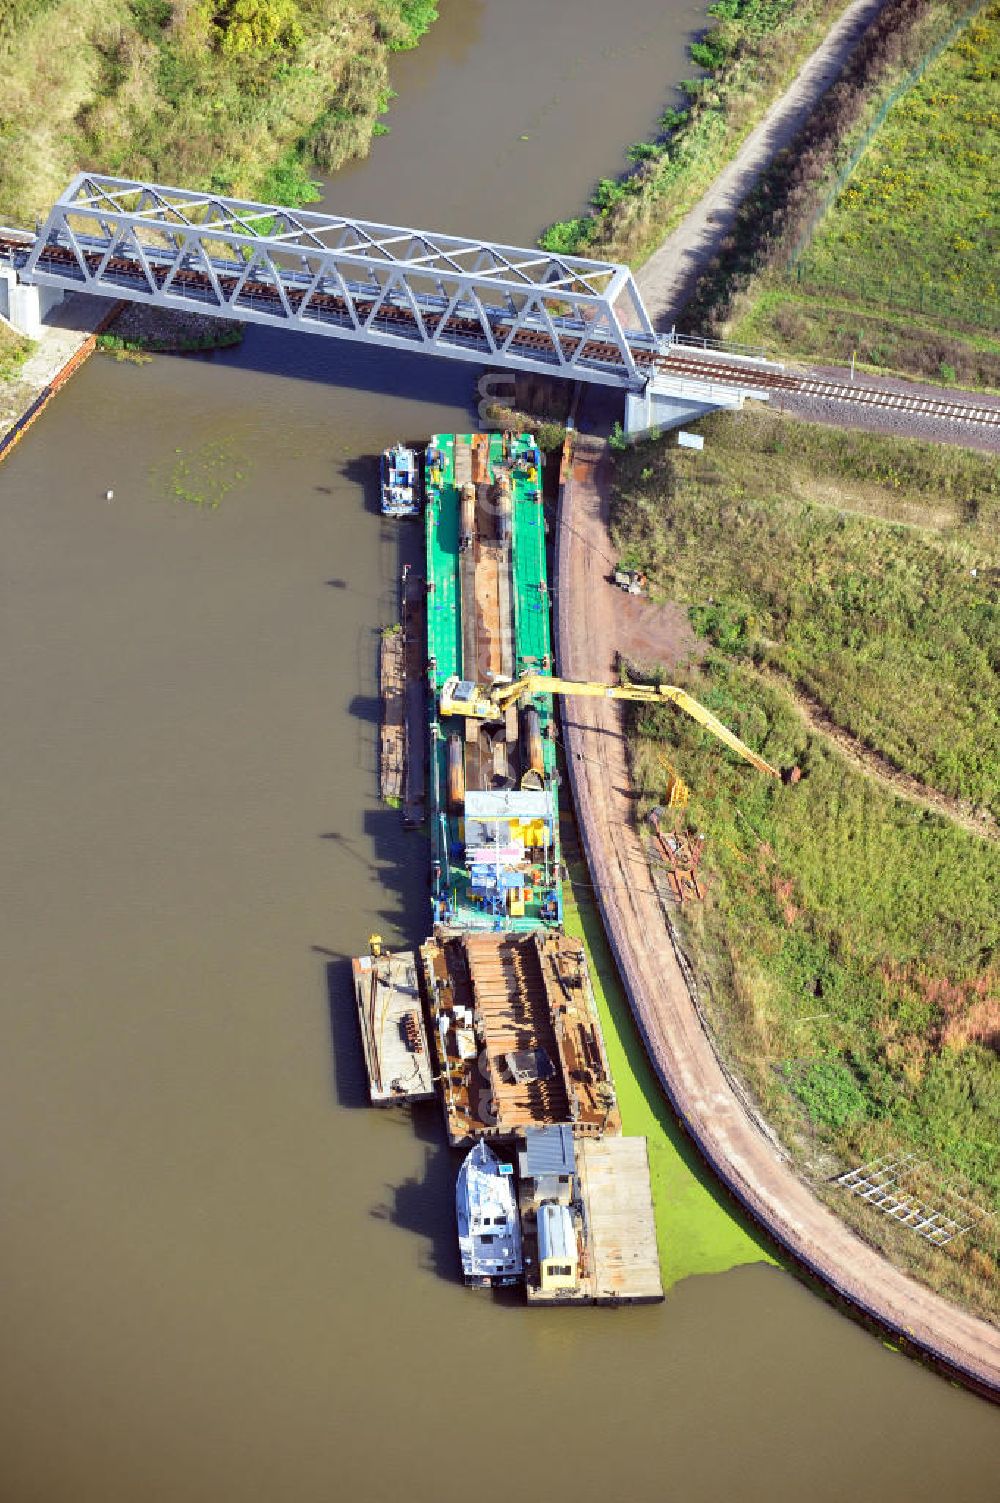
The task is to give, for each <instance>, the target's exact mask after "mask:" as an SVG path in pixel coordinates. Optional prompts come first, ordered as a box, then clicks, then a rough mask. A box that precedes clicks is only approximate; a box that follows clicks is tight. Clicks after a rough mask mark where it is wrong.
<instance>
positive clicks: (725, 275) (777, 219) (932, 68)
mask: <svg viewBox="0 0 1000 1503" xmlns="http://www.w3.org/2000/svg"><path fill="white" fill-rule="evenodd" d="M938 9H939V7H936V6H935V7H929V8H928V15H927V17H925V18H924V21H923V22H922V23H921V25H920V26H918V27H914V28H912V29H911V31H910V32H909V33H908V34H907V35H905V36H904V37H903V39H902V43H903V44H902V45H900V40H901V39H900V37H899V35H898V34H894V35H891V36H890V39H889V40H890V41H891V43H892V46H893V50H894V51H898V52H899V54H900V55H899V57H898V59H897V61H896V63H895V64H894V65H893V66H891V67H887V68H886V69H885V70H884V71H883V75H882V80H881V86H880V88H879V89H877V90H875V91H874V92H873V91H872V90H871V89H866V88H861V89H859V90H855V92H854V94H853V96H852V97H849V98H846V99H845V101H844V102H843V104H842V106H841V108H840V109H839V110H837V109H834V108H833V107H832V106H830V107H827V108H826V109H825V110H823V111H821V112H818V115H817V119H816V121H815V122H814V123H813V126H812V128H811V131H810V139H809V141H808V150H807V151H806V152H805V153H803V154H802V155H801V156H800V157H799V158H798V159H796V157H795V154H794V153H790V154H789V155H788V156H787V157H784V158H782V159H781V160H779V162H778V163H776V165H775V168H774V170H773V171H772V173H771V174H770V176H769V179H768V182H767V183H766V184H765V187H764V189H763V190H762V191H761V192H759V193H757V194H755V195H754V198H753V200H752V202H750V203H748V204H747V205H746V207H745V210H744V213H743V215H742V217H741V222H740V227H739V229H738V231H737V234H736V238H735V244H734V246H733V247H732V248H731V251H730V254H729V255H728V256H727V257H726V258H724V260H723V263H722V266H721V268H720V275H719V276H717V277H716V278H715V279H714V282H713V283H711V284H709V285H708V286H707V287H705V288H703V289H702V295H701V299H700V306H699V305H698V302H696V305H695V306H694V307H693V308H692V310H691V316H692V317H698V316H702V317H704V316H705V315H707V314H710V313H711V312H713V311H714V312H715V313H716V315H718V313H719V311H720V308H721V309H722V310H723V311H724V310H725V309H726V307H727V304H732V302H733V298H734V293H735V292H737V291H738V290H739V289H740V288H741V286H742V287H745V284H747V282H748V278H749V289H748V290H744V291H743V293H742V295H741V296H739V297H737V298H736V300H735V316H734V317H731V318H730V320H729V323H728V326H727V327H726V332H728V333H729V334H730V335H731V336H732V337H734V338H737V339H741V340H746V341H748V342H751V343H759V344H764V345H766V346H767V347H769V348H771V349H775V350H780V351H786V352H789V353H792V354H795V355H799V356H803V357H812V358H826V359H836V360H849V359H850V358H851V355H852V353H853V352H854V351H856V352H857V355H858V359H859V361H860V362H861V363H862V364H863V365H867V366H869V367H871V368H875V369H889V370H898V371H902V372H906V373H910V374H915V375H919V376H925V377H930V378H931V379H933V380H935V381H945V382H956V381H957V382H959V383H960V384H965V385H976V386H988V387H993V388H1000V337H998V317H997V310H998V306H1000V271H998V255H1000V191H998V188H997V175H996V162H997V158H998V154H1000V108H998V103H1000V100H998V92H997V80H998V78H1000V5H998V4H996V3H993V4H990V5H988V6H986V8H985V9H984V10H982V11H981V12H980V14H979V15H978V17H976V18H975V19H974V20H972V21H971V22H970V23H969V24H968V26H967V27H965V28H964V29H963V30H962V31H960V32H959V34H958V35H957V37H956V38H955V39H954V40H953V41H952V42H951V44H950V45H949V46H948V47H947V48H946V49H945V51H944V52H942V53H941V55H940V56H939V57H938V58H937V59H936V60H934V61H932V62H931V63H930V65H929V66H928V67H927V70H926V72H925V73H924V74H923V76H922V77H921V78H920V80H919V81H918V82H916V83H915V84H914V85H913V86H912V87H911V88H909V89H908V90H907V91H906V92H904V93H903V94H902V95H901V96H900V97H899V98H898V99H897V100H896V102H895V103H894V104H892V106H891V108H890V109H889V112H888V114H887V116H886V118H885V120H884V122H883V124H882V125H881V127H880V128H879V129H878V130H877V131H876V132H875V134H874V136H873V138H872V140H871V144H870V145H869V146H868V147H867V150H865V151H864V154H863V155H862V156H861V158H860V161H859V162H858V165H857V166H856V167H855V169H854V171H853V173H851V174H850V176H848V177H846V181H845V183H844V185H843V187H842V189H841V191H840V192H839V195H838V196H836V197H835V198H834V200H833V203H832V206H831V207H830V208H829V209H828V211H827V212H826V214H825V215H823V217H822V218H820V219H819V221H818V224H814V223H811V222H810V221H811V220H813V221H814V220H815V217H816V211H815V208H814V205H815V203H816V202H817V200H819V199H820V197H821V195H822V194H824V193H825V194H829V192H830V186H829V185H830V182H831V179H832V178H834V179H835V175H836V173H837V171H840V172H841V175H842V176H843V168H842V167H841V164H844V163H845V162H846V165H849V162H850V159H851V156H852V155H854V154H856V151H857V149H858V148H857V147H855V146H854V142H855V141H857V142H858V144H859V145H860V144H862V142H863V140H864V130H865V127H866V126H867V124H868V121H869V120H870V119H871V118H872V116H874V115H875V113H876V106H877V105H878V104H879V103H880V101H881V100H882V99H884V98H885V97H886V96H887V95H888V93H889V92H890V90H891V88H892V87H893V86H894V85H895V84H896V83H898V80H899V77H900V75H901V73H902V72H903V71H904V65H905V64H911V65H912V63H913V62H914V61H916V59H915V58H914V53H915V51H916V50H917V48H918V47H922V46H923V44H924V40H925V39H926V37H927V36H929V35H930V31H929V29H928V28H929V22H930V21H931V20H933V17H934V12H935V11H936V10H938ZM838 117H839V118H838ZM803 162H804V163H805V165H803Z"/></svg>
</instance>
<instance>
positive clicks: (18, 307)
mask: <svg viewBox="0 0 1000 1503" xmlns="http://www.w3.org/2000/svg"><path fill="white" fill-rule="evenodd" d="M65 295H66V294H65V293H64V292H63V290H62V288H61V287H35V286H33V285H30V284H29V283H27V282H19V281H18V279H17V272H16V271H15V270H14V268H13V267H12V266H0V314H2V315H3V317H4V318H5V319H6V320H7V322H8V323H9V324H12V325H13V326H14V328H15V329H16V330H17V332H18V333H19V334H25V335H27V337H28V338H29V339H38V338H39V336H40V335H41V332H42V328H43V323H42V320H43V319H44V318H45V315H46V314H47V313H49V312H50V311H51V310H52V309H53V308H55V307H56V306H57V305H58V304H59V303H61V302H62V300H63V298H64V297H65Z"/></svg>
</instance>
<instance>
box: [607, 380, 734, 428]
mask: <svg viewBox="0 0 1000 1503" xmlns="http://www.w3.org/2000/svg"><path fill="white" fill-rule="evenodd" d="M744 395H745V393H743V392H741V391H737V390H735V389H731V388H728V387H715V386H711V387H709V386H705V385H703V384H702V383H700V382H691V381H678V382H675V383H672V384H671V386H669V387H667V386H666V384H665V383H664V384H660V382H658V381H652V382H650V384H649V385H648V386H647V387H646V389H645V391H638V392H636V391H630V392H628V393H627V395H626V397H625V432H626V433H627V434H628V436H629V438H641V437H642V435H643V434H644V433H668V432H669V431H670V430H671V429H672V428H681V427H683V426H684V424H685V423H693V422H695V421H696V420H697V419H698V418H700V417H706V416H707V415H708V414H709V413H710V412H718V411H720V410H729V411H739V409H740V408H741V407H742V406H743V399H744ZM754 395H758V393H754Z"/></svg>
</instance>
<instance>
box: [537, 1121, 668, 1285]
mask: <svg viewBox="0 0 1000 1503" xmlns="http://www.w3.org/2000/svg"><path fill="white" fill-rule="evenodd" d="M517 1165H518V1211H519V1214H520V1218H521V1232H522V1238H523V1247H524V1270H525V1286H526V1291H527V1299H528V1304H529V1305H566V1304H569V1305H618V1304H645V1303H648V1302H650V1301H653V1300H660V1299H662V1298H663V1285H662V1282H661V1279H660V1264H659V1258H658V1256H657V1249H656V1223H655V1220H654V1216H653V1198H652V1191H651V1188H650V1180H649V1157H648V1152H647V1147H646V1139H645V1138H622V1137H615V1136H609V1137H604V1138H593V1137H587V1138H577V1137H575V1136H574V1134H573V1133H572V1131H571V1130H570V1129H569V1128H568V1127H546V1128H537V1129H530V1130H529V1131H528V1132H526V1133H525V1134H524V1135H523V1137H522V1138H521V1139H520V1141H519V1146H518V1154H517Z"/></svg>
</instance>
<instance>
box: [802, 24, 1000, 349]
mask: <svg viewBox="0 0 1000 1503" xmlns="http://www.w3.org/2000/svg"><path fill="white" fill-rule="evenodd" d="M991 3H992V0H977V4H975V5H974V6H973V7H972V8H971V10H969V11H967V12H966V14H965V15H964V16H961V17H960V18H959V19H958V20H957V21H956V22H955V23H954V25H953V26H951V27H949V29H948V31H947V32H946V33H945V34H944V36H943V37H941V38H939V40H938V41H937V42H936V43H935V44H934V46H933V47H932V48H931V50H930V51H929V52H928V53H927V55H926V56H925V57H924V58H923V59H922V61H921V62H920V64H919V65H918V66H917V67H916V68H914V69H912V70H911V72H910V73H908V74H907V75H906V77H905V78H904V79H903V80H902V82H901V83H899V84H897V85H896V87H895V88H894V89H893V91H892V93H891V94H889V95H888V96H887V98H886V99H884V100H883V102H882V104H881V105H880V107H879V109H878V112H877V113H876V115H875V117H874V118H873V120H872V121H871V123H870V125H869V126H868V128H867V130H866V131H865V133H864V135H863V136H862V137H861V139H860V140H859V141H858V142H857V144H856V145H855V147H854V150H853V151H852V152H851V155H850V156H849V158H848V159H847V162H846V163H845V164H844V166H843V167H842V168H841V170H840V172H839V173H838V174H837V177H836V180H835V181H834V183H833V184H832V186H831V187H830V188H829V189H828V190H827V192H826V193H825V194H824V196H823V198H822V199H821V200H820V202H819V203H818V204H817V206H816V208H815V209H814V211H813V213H812V215H811V216H810V219H809V222H808V224H807V225H806V228H805V230H804V231H803V233H802V235H801V237H800V238H799V240H798V241H797V243H796V245H795V248H794V249H793V251H792V253H791V255H790V256H789V258H788V270H789V272H794V273H795V276H796V280H797V281H798V282H800V283H803V284H808V285H809V286H813V287H816V288H817V289H820V288H823V289H835V290H841V289H844V290H848V291H850V292H852V293H853V295H854V296H855V297H865V298H871V297H878V298H879V299H880V300H881V301H882V302H885V303H889V304H891V305H892V306H895V307H899V308H907V309H922V310H925V311H927V312H931V313H939V314H941V315H942V316H944V317H947V318H952V319H956V320H959V321H961V322H963V323H974V324H983V323H987V322H992V321H993V320H994V318H995V313H993V312H992V310H991V309H990V307H989V304H990V302H991V299H989V298H987V299H986V300H985V304H986V305H985V306H984V303H983V300H982V299H981V298H977V297H976V296H975V295H974V294H972V293H970V292H969V290H968V289H967V288H956V289H955V290H954V291H952V290H951V289H950V288H942V287H936V286H930V285H929V284H927V283H926V282H924V281H923V280H920V279H917V278H914V279H912V280H910V279H907V278H901V277H899V276H897V275H894V276H892V277H879V276H878V275H877V273H876V275H875V276H872V273H871V263H870V261H868V260H866V261H864V262H858V263H856V264H851V265H850V266H847V265H845V264H844V263H843V262H840V263H839V264H838V266H837V267H836V269H830V270H827V269H826V268H823V269H822V270H820V269H818V268H813V267H810V266H808V265H806V266H803V264H802V258H803V256H804V255H805V252H806V251H807V250H808V248H809V246H810V245H811V244H812V239H813V236H814V234H815V233H816V228H817V226H818V225H819V223H820V221H821V220H822V219H823V218H824V216H825V215H826V214H827V212H828V211H829V209H830V208H831V206H832V205H833V204H834V203H835V202H836V200H837V199H838V198H839V197H840V195H841V193H842V192H843V190H844V188H845V186H846V184H847V182H848V179H849V178H850V177H851V175H852V173H853V172H854V169H855V168H856V167H857V165H858V163H859V162H860V161H861V158H862V157H863V156H864V154H865V152H866V151H867V150H868V148H869V146H870V145H871V144H872V141H873V140H874V139H875V137H876V136H877V134H878V132H879V131H880V130H881V129H882V126H883V125H884V124H885V121H886V118H887V116H888V114H889V111H890V110H891V109H892V108H893V106H894V105H895V104H897V103H898V102H899V100H900V99H902V97H903V96H904V95H905V94H908V93H909V92H910V90H911V89H912V88H914V87H915V85H916V84H918V83H919V82H920V80H921V79H922V78H923V76H924V74H925V73H926V72H927V70H928V68H930V67H931V66H932V65H933V64H934V63H935V62H937V60H938V58H939V57H940V56H941V53H942V52H944V50H945V48H946V47H950V46H951V44H952V42H953V41H954V40H955V38H956V37H957V36H958V34H959V32H961V31H963V30H964V29H965V28H966V27H967V26H969V25H970V24H971V23H972V22H973V21H974V20H975V18H976V17H977V16H978V15H979V13H980V11H982V10H984V9H985V8H986V6H987V5H988V4H991Z"/></svg>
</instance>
